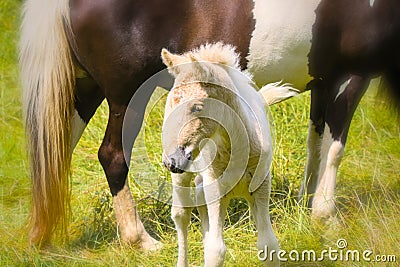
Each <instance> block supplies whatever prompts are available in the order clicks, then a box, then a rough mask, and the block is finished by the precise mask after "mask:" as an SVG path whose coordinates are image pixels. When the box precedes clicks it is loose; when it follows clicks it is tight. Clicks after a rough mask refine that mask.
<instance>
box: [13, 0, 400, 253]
mask: <svg viewBox="0 0 400 267" xmlns="http://www.w3.org/2000/svg"><path fill="white" fill-rule="evenodd" d="M399 14H400V2H399V1H398V0H375V1H373V0H336V1H329V0H297V1H292V0H220V1H214V0H201V1H197V0H195V1H184V2H182V1H173V0H157V1H151V0H150V1H149V0H147V1H142V0H137V1H129V0H96V1H95V0H93V1H90V0H86V1H83V0H70V1H69V0H59V1H53V0H38V1H37V0H27V2H26V3H25V6H24V11H23V20H22V27H21V40H20V70H21V71H20V73H21V80H22V87H23V102H24V117H25V124H26V132H27V138H28V146H29V153H30V162H31V178H32V193H33V198H32V216H31V231H30V239H31V241H32V242H33V243H36V244H38V243H39V244H41V243H47V242H49V241H50V240H51V237H52V236H53V235H54V232H55V231H56V229H57V228H58V229H60V230H61V231H63V230H65V229H66V226H67V222H68V219H67V218H68V214H69V212H70V209H69V198H70V196H69V194H70V187H69V186H70V182H69V171H70V162H71V154H72V151H73V149H74V147H75V145H76V143H77V142H78V140H79V138H80V136H81V134H82V132H83V130H84V129H85V126H86V125H87V123H88V122H89V121H90V119H91V118H92V116H93V114H94V113H95V112H96V109H97V107H98V106H99V105H100V103H101V102H102V101H103V100H104V99H106V101H107V102H108V105H109V118H108V123H107V129H106V132H105V136H104V139H103V142H102V144H101V146H100V148H99V152H98V157H99V160H100V163H101V165H102V166H103V169H104V172H105V174H106V177H107V181H108V184H109V187H110V191H111V194H112V196H113V202H114V207H115V213H116V217H117V223H118V224H119V229H120V231H121V237H122V239H123V240H124V241H127V242H132V243H138V244H139V245H140V246H142V247H143V248H145V249H152V248H156V247H157V243H156V241H155V240H154V239H153V238H151V237H150V235H149V234H148V233H147V232H146V230H145V229H144V226H143V224H142V223H141V220H140V219H139V216H138V214H137V211H136V206H135V203H134V200H133V199H132V196H131V193H130V190H129V186H128V183H127V182H126V180H127V173H128V169H129V162H130V160H129V157H128V159H126V155H130V154H131V153H130V152H131V150H130V149H131V148H125V151H124V148H123V145H122V128H123V120H124V115H125V114H126V112H127V106H128V103H129V101H130V99H131V98H132V96H133V95H134V94H135V92H136V91H137V90H138V88H139V86H140V85H141V84H142V83H143V82H145V81H146V80H147V79H148V78H149V77H150V76H152V75H153V74H155V73H156V72H158V71H160V70H162V69H163V64H162V61H161V59H160V51H161V49H162V47H167V48H168V49H169V50H170V51H171V52H173V53H178V52H183V51H189V50H191V49H192V48H194V47H197V46H199V45H201V44H204V43H215V42H218V41H220V42H223V43H225V44H230V45H232V46H234V47H236V50H237V52H238V53H239V54H240V56H241V61H240V67H241V68H242V69H247V70H248V71H249V72H250V73H251V74H252V75H253V77H254V79H255V81H256V83H257V85H258V86H259V87H262V85H264V84H266V83H268V82H273V81H277V80H282V81H283V82H285V83H291V84H293V86H294V87H296V88H298V89H299V90H301V91H304V90H307V89H309V90H311V114H310V126H309V136H308V159H307V167H306V172H305V179H304V183H303V187H302V190H301V191H302V192H303V193H307V194H310V195H311V196H312V198H311V199H310V201H309V203H310V206H312V208H313V214H314V215H315V216H318V217H329V216H333V215H334V213H335V206H334V186H335V183H336V172H337V169H338V167H339V164H340V160H341V158H342V155H343V150H344V146H345V143H346V138H347V133H348V129H349V125H350V121H351V118H352V115H353V112H354V110H355V108H356V106H357V105H358V103H359V100H360V98H361V97H362V95H363V93H364V92H365V90H366V88H367V85H368V83H369V81H370V78H371V77H372V76H376V75H381V74H382V75H383V77H384V78H385V79H386V81H387V83H388V84H389V86H390V88H392V89H393V90H392V91H393V92H397V94H396V96H397V97H398V96H399V95H400V93H399V91H400V90H399V87H400V86H399V84H400V75H399V73H400V70H399V69H400V66H399V49H398V47H399V44H400V41H399V39H400V16H399ZM145 102H146V101H145V100H143V101H142V103H141V104H139V105H137V106H134V107H132V109H133V110H132V114H133V116H132V118H133V120H134V121H133V123H134V124H135V127H136V128H135V130H134V131H132V134H131V136H130V140H129V142H128V143H129V144H130V145H133V143H134V140H135V138H136V136H137V133H138V131H139V129H140V126H141V124H142V120H143V114H144V109H145V106H146V105H145ZM130 147H131V146H130Z"/></svg>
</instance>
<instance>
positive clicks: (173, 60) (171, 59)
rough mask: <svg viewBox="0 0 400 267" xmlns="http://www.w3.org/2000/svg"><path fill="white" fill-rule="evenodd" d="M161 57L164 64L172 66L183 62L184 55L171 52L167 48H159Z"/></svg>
mask: <svg viewBox="0 0 400 267" xmlns="http://www.w3.org/2000/svg"><path fill="white" fill-rule="evenodd" d="M161 58H162V61H163V63H164V64H165V66H167V67H168V68H172V67H174V66H176V65H179V64H182V63H184V57H183V56H181V55H177V54H172V53H171V52H169V51H168V50H167V49H165V48H163V49H162V50H161Z"/></svg>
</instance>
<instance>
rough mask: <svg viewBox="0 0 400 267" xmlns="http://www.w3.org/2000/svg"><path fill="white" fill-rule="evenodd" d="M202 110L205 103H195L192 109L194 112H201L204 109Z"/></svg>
mask: <svg viewBox="0 0 400 267" xmlns="http://www.w3.org/2000/svg"><path fill="white" fill-rule="evenodd" d="M202 110H203V105H202V104H194V105H193V106H192V109H191V111H192V112H199V111H202Z"/></svg>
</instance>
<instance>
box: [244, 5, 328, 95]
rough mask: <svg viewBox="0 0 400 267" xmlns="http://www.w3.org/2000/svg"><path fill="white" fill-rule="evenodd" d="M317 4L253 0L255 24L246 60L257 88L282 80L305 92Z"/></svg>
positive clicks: (308, 77)
mask: <svg viewBox="0 0 400 267" xmlns="http://www.w3.org/2000/svg"><path fill="white" fill-rule="evenodd" d="M320 1H321V0H297V1H292V0H271V1H265V0H254V3H255V6H254V18H255V20H256V25H255V29H254V31H253V33H252V38H251V41H250V48H249V55H248V57H247V59H248V60H249V71H250V72H251V73H252V74H253V76H254V80H255V81H256V83H257V84H258V85H259V86H262V85H265V84H267V83H270V82H275V81H279V80H282V81H283V82H284V83H291V84H293V85H294V87H295V88H297V89H299V90H304V89H305V86H306V84H307V83H308V82H309V81H310V76H309V75H308V67H307V64H308V57H307V55H308V53H309V51H310V48H311V42H310V40H311V39H312V25H313V24H314V22H315V16H316V15H315V12H314V11H315V9H316V7H317V5H318V4H319V2H320Z"/></svg>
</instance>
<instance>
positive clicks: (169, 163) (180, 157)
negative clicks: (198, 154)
mask: <svg viewBox="0 0 400 267" xmlns="http://www.w3.org/2000/svg"><path fill="white" fill-rule="evenodd" d="M191 159H192V152H189V153H186V152H185V149H184V148H183V147H178V148H177V149H176V150H175V152H174V153H172V154H171V155H169V156H166V155H164V156H163V163H164V166H165V167H166V168H167V169H168V170H169V171H171V172H173V173H184V172H185V170H186V168H187V167H188V166H189V163H190V160H191Z"/></svg>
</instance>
